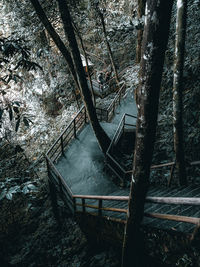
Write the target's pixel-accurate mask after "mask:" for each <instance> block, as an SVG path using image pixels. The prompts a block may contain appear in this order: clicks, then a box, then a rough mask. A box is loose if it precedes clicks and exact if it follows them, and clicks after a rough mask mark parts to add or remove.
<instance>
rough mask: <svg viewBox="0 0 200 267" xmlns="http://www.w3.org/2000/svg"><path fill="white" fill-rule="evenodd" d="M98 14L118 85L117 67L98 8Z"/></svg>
mask: <svg viewBox="0 0 200 267" xmlns="http://www.w3.org/2000/svg"><path fill="white" fill-rule="evenodd" d="M98 14H99V16H100V19H101V24H102V27H103V34H104V39H105V43H106V46H107V49H108V54H109V57H110V62H111V65H112V68H113V71H114V73H115V79H116V82H117V85H118V84H119V76H118V72H117V68H116V66H115V62H114V58H113V54H112V50H111V47H110V43H109V41H108V38H107V33H106V25H105V21H104V17H103V13H102V12H101V11H100V10H98Z"/></svg>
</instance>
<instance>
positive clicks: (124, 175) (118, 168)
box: [106, 114, 137, 185]
mask: <svg viewBox="0 0 200 267" xmlns="http://www.w3.org/2000/svg"><path fill="white" fill-rule="evenodd" d="M128 118H129V119H130V118H131V119H134V122H135V119H136V118H137V117H136V116H133V115H130V114H124V115H123V117H122V119H121V121H120V123H119V125H118V128H117V130H116V132H115V135H114V136H113V139H112V141H111V143H110V145H109V147H108V150H107V152H106V164H107V166H108V167H109V168H110V169H111V170H112V172H114V173H115V175H117V177H118V178H119V179H120V181H121V182H122V184H123V185H125V183H126V181H127V180H129V176H130V172H129V171H127V170H125V168H124V167H123V166H122V165H121V163H120V162H118V159H117V158H116V157H115V155H116V154H119V155H120V154H121V153H120V151H119V150H118V149H117V147H116V144H117V143H118V141H119V139H120V137H121V136H122V135H123V133H124V132H125V131H127V130H129V129H131V130H133V131H134V130H135V127H136V125H135V123H134V122H131V123H130V122H129V121H127V120H128Z"/></svg>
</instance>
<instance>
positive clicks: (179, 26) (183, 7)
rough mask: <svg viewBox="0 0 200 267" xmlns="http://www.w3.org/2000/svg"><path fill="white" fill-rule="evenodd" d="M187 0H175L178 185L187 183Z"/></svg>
mask: <svg viewBox="0 0 200 267" xmlns="http://www.w3.org/2000/svg"><path fill="white" fill-rule="evenodd" d="M186 17H187V0H177V19H176V44H175V57H174V81H173V128H174V150H175V154H176V168H177V174H178V179H179V183H180V185H186V184H187V177H186V170H185V159H184V145H183V117H182V115H183V101H182V90H183V67H184V50H185V34H186Z"/></svg>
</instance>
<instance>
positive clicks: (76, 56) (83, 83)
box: [57, 0, 110, 153]
mask: <svg viewBox="0 0 200 267" xmlns="http://www.w3.org/2000/svg"><path fill="white" fill-rule="evenodd" d="M57 1H58V4H59V10H60V14H61V18H62V21H63V26H64V30H65V34H66V37H67V39H68V42H69V47H70V50H71V55H72V58H73V62H74V66H75V69H76V72H77V74H78V75H77V77H78V81H79V85H80V89H81V93H82V95H83V101H84V104H85V107H86V110H87V113H88V116H89V119H90V122H91V126H92V129H93V131H94V133H95V135H96V138H97V140H98V143H99V146H100V148H101V150H102V151H103V153H106V151H107V149H108V146H109V144H110V139H109V137H108V136H107V134H106V133H105V131H104V130H103V128H102V127H101V125H100V123H99V121H98V118H97V114H96V109H95V107H94V105H93V102H92V98H91V93H90V90H89V88H88V84H87V80H86V77H85V72H84V69H83V65H82V61H81V56H80V52H79V49H78V45H77V41H76V37H75V34H74V30H73V26H72V22H71V16H70V13H69V10H68V6H67V3H66V1H65V0H57Z"/></svg>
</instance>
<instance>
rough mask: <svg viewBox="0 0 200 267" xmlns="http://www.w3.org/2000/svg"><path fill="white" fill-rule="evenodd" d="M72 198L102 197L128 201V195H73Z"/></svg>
mask: <svg viewBox="0 0 200 267" xmlns="http://www.w3.org/2000/svg"><path fill="white" fill-rule="evenodd" d="M73 197H74V198H85V199H95V200H97V199H102V200H118V201H128V200H129V197H128V196H95V195H73Z"/></svg>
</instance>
